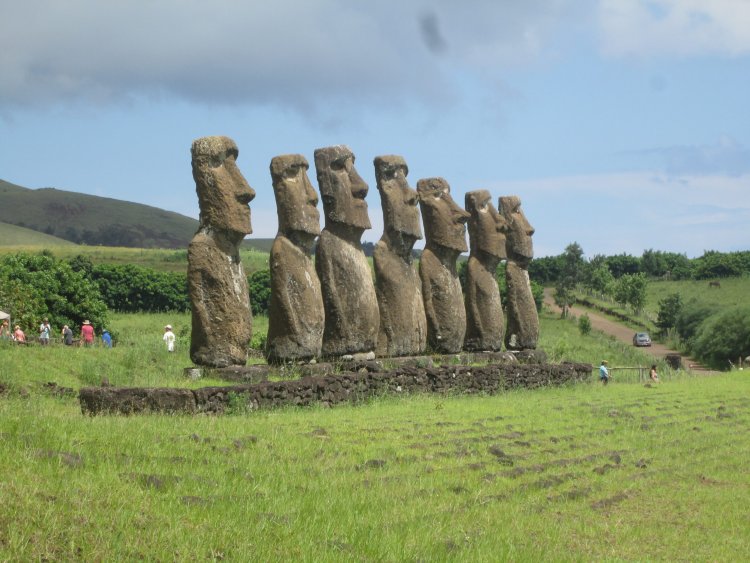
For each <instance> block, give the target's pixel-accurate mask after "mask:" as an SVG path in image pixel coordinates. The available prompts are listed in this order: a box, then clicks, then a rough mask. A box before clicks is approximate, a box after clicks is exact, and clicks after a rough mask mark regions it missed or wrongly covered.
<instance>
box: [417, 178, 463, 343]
mask: <svg viewBox="0 0 750 563" xmlns="http://www.w3.org/2000/svg"><path fill="white" fill-rule="evenodd" d="M417 193H418V194H419V206H420V208H421V210H422V222H423V223H424V230H425V235H426V238H427V242H426V244H425V248H424V251H423V252H422V259H421V260H420V262H419V276H420V278H421V280H422V296H423V299H424V308H425V315H426V317H427V341H428V343H429V345H430V347H431V348H432V349H433V350H434V351H436V352H439V353H445V354H455V353H457V352H459V351H460V350H461V348H462V346H463V343H464V336H465V334H466V310H465V308H464V298H463V292H462V291H461V282H460V281H459V279H458V274H457V272H456V260H457V259H458V256H459V255H460V254H461V253H462V252H466V250H468V249H467V247H466V221H467V220H468V218H469V214H468V213H466V211H464V210H463V209H461V208H460V207H459V206H458V205H456V202H454V201H453V198H452V197H451V195H450V186H448V182H446V181H445V180H444V179H442V178H427V179H423V180H419V181H418V182H417Z"/></svg>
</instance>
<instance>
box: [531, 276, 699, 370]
mask: <svg viewBox="0 0 750 563" xmlns="http://www.w3.org/2000/svg"><path fill="white" fill-rule="evenodd" d="M553 291H554V290H553V289H552V288H545V290H544V304H545V305H547V306H548V307H549V308H550V309H551V310H552V311H554V312H557V313H559V314H562V309H561V308H560V307H558V306H557V305H556V304H555V299H554V297H553V296H552V295H553ZM568 312H569V313H570V314H571V315H573V316H575V317H580V316H581V315H583V314H584V313H586V314H587V315H588V316H589V319H590V320H591V328H594V329H596V330H600V331H602V332H603V333H605V334H611V335H612V336H614V337H615V338H617V340H620V341H621V342H625V343H627V344H631V345H632V344H633V334H634V331H633V329H632V328H629V327H627V326H624V325H621V324H619V323H617V322H614V321H612V320H610V319H608V318H607V317H605V316H603V315H600V314H597V313H594V312H592V311H589V310H587V309H586V310H585V309H582V308H580V307H568ZM641 350H643V351H644V352H646V353H647V354H650V355H651V356H653V357H654V359H663V358H664V357H665V356H666V355H667V354H680V352H678V351H676V350H672V349H671V348H667V347H666V346H664V345H663V344H659V343H658V342H654V343H652V344H651V346H650V347H644V348H641ZM682 364H683V366H684V367H685V368H686V369H694V370H698V369H700V370H705V369H706V368H704V367H703V366H701V365H700V364H699V363H698V362H697V361H696V360H694V359H692V358H687V357H683V358H682Z"/></svg>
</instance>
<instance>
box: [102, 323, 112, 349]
mask: <svg viewBox="0 0 750 563" xmlns="http://www.w3.org/2000/svg"><path fill="white" fill-rule="evenodd" d="M102 344H104V347H105V348H112V336H111V335H110V334H109V331H108V330H107V329H106V328H105V329H104V330H103V331H102Z"/></svg>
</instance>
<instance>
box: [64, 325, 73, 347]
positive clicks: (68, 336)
mask: <svg viewBox="0 0 750 563" xmlns="http://www.w3.org/2000/svg"><path fill="white" fill-rule="evenodd" d="M62 339H63V344H65V345H66V346H72V345H73V331H72V330H70V327H69V326H68V325H63V327H62Z"/></svg>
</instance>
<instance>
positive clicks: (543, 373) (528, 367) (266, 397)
mask: <svg viewBox="0 0 750 563" xmlns="http://www.w3.org/2000/svg"><path fill="white" fill-rule="evenodd" d="M591 370H592V366H591V365H590V364H576V363H562V364H520V363H502V364H490V365H486V366H465V365H464V366H442V367H415V366H404V367H399V368H395V369H392V370H389V371H370V370H368V369H360V370H359V371H358V372H344V373H339V374H337V375H323V376H308V377H302V378H301V379H296V380H290V381H265V382H261V383H255V384H244V385H230V386H221V387H204V388H201V389H177V388H132V387H84V388H82V389H81V391H80V393H79V401H80V404H81V411H82V412H83V413H84V414H92V415H93V414H117V413H119V414H134V413H144V412H164V413H185V414H196V413H212V414H220V413H223V412H224V411H225V410H227V409H228V408H235V407H236V406H237V405H238V402H239V403H240V404H242V405H243V406H244V407H245V408H246V409H248V410H255V409H268V408H275V407H284V406H310V405H315V404H321V405H324V406H333V405H337V404H340V403H356V402H359V401H364V400H367V399H368V398H371V397H374V396H382V395H399V394H404V393H438V394H452V393H463V394H477V393H487V394H494V393H498V392H502V391H504V390H507V389H512V388H517V387H525V388H537V387H544V386H550V385H564V384H566V383H571V382H577V381H584V380H586V379H588V378H589V376H590V374H591Z"/></svg>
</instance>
